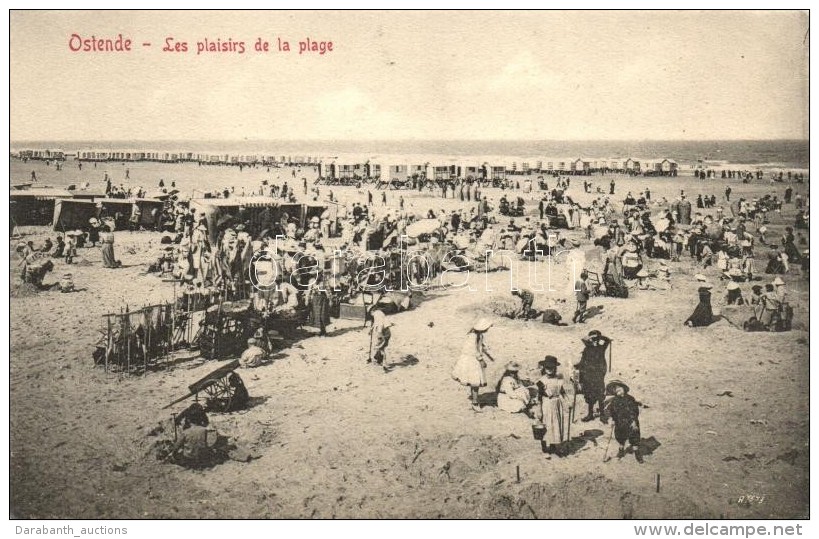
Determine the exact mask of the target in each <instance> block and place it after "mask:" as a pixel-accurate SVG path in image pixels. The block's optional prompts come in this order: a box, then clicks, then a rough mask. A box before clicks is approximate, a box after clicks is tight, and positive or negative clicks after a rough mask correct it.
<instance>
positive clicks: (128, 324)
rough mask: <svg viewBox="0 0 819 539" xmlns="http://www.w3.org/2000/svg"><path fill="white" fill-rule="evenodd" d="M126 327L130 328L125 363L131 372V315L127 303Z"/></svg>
mask: <svg viewBox="0 0 819 539" xmlns="http://www.w3.org/2000/svg"><path fill="white" fill-rule="evenodd" d="M125 327H126V328H127V329H128V333H127V339H128V340H127V341H126V356H125V358H126V359H125V361H126V363H125V365H126V370H127V371H128V373H129V374H130V372H131V316H130V314H129V312H128V304H126V305H125Z"/></svg>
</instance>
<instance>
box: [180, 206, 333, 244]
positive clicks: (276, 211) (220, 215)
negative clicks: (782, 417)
mask: <svg viewBox="0 0 819 539" xmlns="http://www.w3.org/2000/svg"><path fill="white" fill-rule="evenodd" d="M190 207H191V209H193V210H195V211H196V220H197V221H198V220H199V219H200V218H201V216H202V215H204V217H205V220H206V222H207V223H208V233H209V235H210V241H211V242H216V240H217V239H218V235H219V232H220V230H222V229H223V228H224V227H225V226H226V225H227V224H228V223H231V224H232V223H235V222H237V221H241V222H243V223H246V224H247V231H248V232H249V233H250V234H251V235H252V236H257V235H258V234H260V233H261V232H262V231H264V230H266V229H272V228H273V227H274V225H275V224H277V223H280V222H281V219H282V218H283V217H284V215H285V214H287V221H288V222H290V223H296V224H297V225H298V226H299V227H300V228H304V227H305V226H306V223H307V220H308V218H309V217H313V216H321V215H322V214H323V213H324V212H325V211H328V210H329V213H330V219H331V220H332V219H335V217H336V213H337V210H336V208H335V206H333V205H331V206H330V208H328V207H327V206H321V205H312V204H311V205H307V204H281V203H280V200H279V199H276V198H271V197H233V198H195V199H191V201H190Z"/></svg>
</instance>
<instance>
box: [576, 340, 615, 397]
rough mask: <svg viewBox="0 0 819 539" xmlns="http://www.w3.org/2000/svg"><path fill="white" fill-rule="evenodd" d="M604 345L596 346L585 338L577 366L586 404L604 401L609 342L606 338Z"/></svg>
mask: <svg viewBox="0 0 819 539" xmlns="http://www.w3.org/2000/svg"><path fill="white" fill-rule="evenodd" d="M599 338H600V339H603V340H604V342H603V343H602V344H599V345H598V344H596V343H595V342H593V341H592V338H590V337H589V338H584V339H583V344H585V348H584V349H583V353H582V355H581V356H580V362H579V363H577V364H575V368H576V369H577V370H578V374H579V380H578V381H579V382H580V386H581V387H582V388H583V398H584V399H585V400H586V403H588V404H593V403H595V402H597V401H602V400H603V397H604V395H605V391H606V384H605V378H606V370H607V365H606V349H607V348H608V346H609V340H608V339H607V338H606V337H599Z"/></svg>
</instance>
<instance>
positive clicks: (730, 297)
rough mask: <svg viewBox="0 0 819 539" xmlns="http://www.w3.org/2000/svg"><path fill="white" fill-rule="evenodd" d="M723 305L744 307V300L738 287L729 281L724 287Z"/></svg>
mask: <svg viewBox="0 0 819 539" xmlns="http://www.w3.org/2000/svg"><path fill="white" fill-rule="evenodd" d="M726 291H727V293H726V294H725V303H727V304H728V305H745V298H743V297H742V290H741V289H740V288H739V285H738V284H737V283H736V282H734V281H731V282H730V283H728V286H727V287H726Z"/></svg>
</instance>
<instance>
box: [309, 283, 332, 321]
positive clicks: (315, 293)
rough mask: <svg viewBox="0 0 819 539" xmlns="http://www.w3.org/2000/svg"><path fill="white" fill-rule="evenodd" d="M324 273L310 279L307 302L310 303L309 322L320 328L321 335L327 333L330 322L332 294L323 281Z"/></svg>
mask: <svg viewBox="0 0 819 539" xmlns="http://www.w3.org/2000/svg"><path fill="white" fill-rule="evenodd" d="M323 275H324V274H323V273H319V274H318V277H317V278H314V279H311V280H310V287H309V288H308V289H307V303H308V305H310V315H309V320H308V322H309V324H310V325H311V326H313V327H316V328H319V335H320V336H325V335H327V326H328V325H329V324H330V296H329V295H328V293H327V289H326V288H325V285H324V283H323V278H322V276H323Z"/></svg>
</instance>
